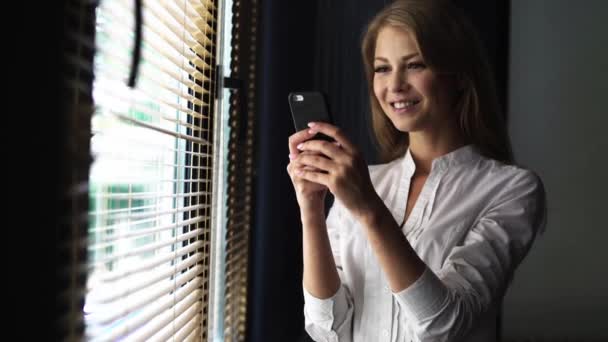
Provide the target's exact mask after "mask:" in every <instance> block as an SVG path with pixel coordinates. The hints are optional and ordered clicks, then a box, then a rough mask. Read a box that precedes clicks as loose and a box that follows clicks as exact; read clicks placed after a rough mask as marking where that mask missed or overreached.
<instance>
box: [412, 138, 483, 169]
mask: <svg viewBox="0 0 608 342" xmlns="http://www.w3.org/2000/svg"><path fill="white" fill-rule="evenodd" d="M479 155H480V154H479V152H478V151H477V148H476V147H475V146H474V145H472V144H469V145H465V146H462V147H459V148H457V149H455V150H454V151H452V152H449V153H446V154H444V155H443V156H441V157H438V158H435V159H434V160H433V163H432V164H431V171H433V170H435V171H443V170H445V169H447V168H449V167H451V166H456V165H460V164H465V163H469V162H472V161H475V160H477V159H478V158H479ZM403 164H404V166H405V170H406V173H407V175H408V176H412V175H413V174H414V171H416V164H414V159H413V158H412V154H411V152H410V149H409V148H408V149H407V152H406V153H405V158H404V161H403Z"/></svg>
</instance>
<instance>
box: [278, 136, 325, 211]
mask: <svg viewBox="0 0 608 342" xmlns="http://www.w3.org/2000/svg"><path fill="white" fill-rule="evenodd" d="M314 135H315V134H314V133H313V134H311V133H310V131H309V130H307V129H305V130H301V131H299V132H296V133H294V134H292V135H291V136H290V137H289V160H290V162H289V165H287V173H289V177H290V178H291V182H292V183H293V187H294V189H295V191H296V198H297V200H298V205H299V206H300V210H301V211H302V213H303V214H304V213H317V214H320V215H323V217H325V216H324V215H325V212H324V210H325V203H324V200H325V195H326V194H327V187H326V186H324V185H322V184H318V183H313V182H310V181H307V180H305V179H303V178H302V177H300V176H299V175H298V171H300V170H307V171H313V170H316V169H315V168H313V167H309V166H306V165H303V164H302V163H300V162H299V161H298V156H302V155H315V153H314V152H307V151H304V152H300V151H299V150H298V149H297V146H298V145H299V144H301V143H303V142H305V141H307V140H309V139H310V138H312V137H313V136H314Z"/></svg>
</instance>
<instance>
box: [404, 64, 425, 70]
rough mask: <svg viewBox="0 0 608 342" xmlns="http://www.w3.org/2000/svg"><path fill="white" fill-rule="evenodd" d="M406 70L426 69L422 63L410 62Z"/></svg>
mask: <svg viewBox="0 0 608 342" xmlns="http://www.w3.org/2000/svg"><path fill="white" fill-rule="evenodd" d="M407 68H408V69H414V70H416V69H424V68H426V65H425V64H424V63H422V62H411V63H408V64H407Z"/></svg>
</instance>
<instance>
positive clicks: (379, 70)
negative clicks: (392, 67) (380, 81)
mask: <svg viewBox="0 0 608 342" xmlns="http://www.w3.org/2000/svg"><path fill="white" fill-rule="evenodd" d="M388 70H389V67H388V66H386V65H379V66H377V67H374V72H375V73H377V74H380V73H383V72H387V71H388Z"/></svg>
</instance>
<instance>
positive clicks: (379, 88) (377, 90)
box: [373, 78, 384, 103]
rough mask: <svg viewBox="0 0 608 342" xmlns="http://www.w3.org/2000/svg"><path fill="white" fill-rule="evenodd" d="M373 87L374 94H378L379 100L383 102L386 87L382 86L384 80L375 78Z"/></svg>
mask: <svg viewBox="0 0 608 342" xmlns="http://www.w3.org/2000/svg"><path fill="white" fill-rule="evenodd" d="M373 88H374V95H375V96H376V99H377V100H378V102H380V103H382V92H383V89H384V87H383V86H382V82H380V81H379V80H378V79H376V78H374V84H373Z"/></svg>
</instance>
